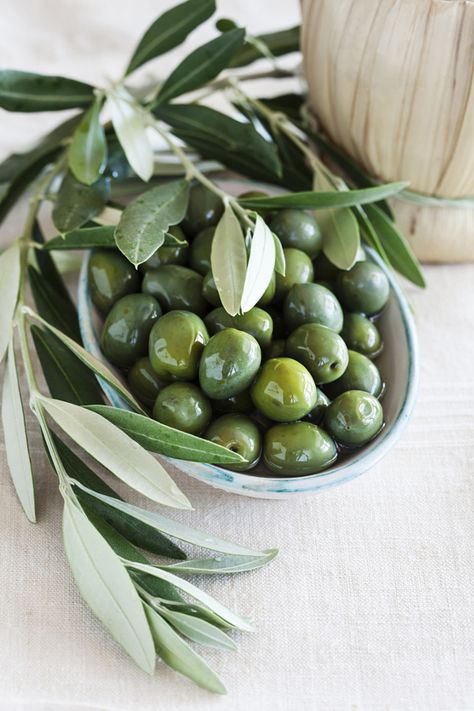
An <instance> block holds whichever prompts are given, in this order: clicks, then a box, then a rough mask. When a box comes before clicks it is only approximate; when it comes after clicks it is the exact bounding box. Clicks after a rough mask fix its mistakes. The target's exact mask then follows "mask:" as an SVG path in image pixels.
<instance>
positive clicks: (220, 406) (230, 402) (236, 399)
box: [212, 390, 255, 415]
mask: <svg viewBox="0 0 474 711" xmlns="http://www.w3.org/2000/svg"><path fill="white" fill-rule="evenodd" d="M212 406H213V408H214V410H217V412H225V413H227V412H241V413H242V414H244V415H249V414H250V413H251V412H253V411H254V409H255V408H254V405H253V402H252V398H251V397H250V392H249V390H242V392H240V393H237V395H231V396H230V397H226V398H225V399H224V400H213V401H212Z"/></svg>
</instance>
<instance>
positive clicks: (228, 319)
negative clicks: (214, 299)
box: [204, 306, 233, 336]
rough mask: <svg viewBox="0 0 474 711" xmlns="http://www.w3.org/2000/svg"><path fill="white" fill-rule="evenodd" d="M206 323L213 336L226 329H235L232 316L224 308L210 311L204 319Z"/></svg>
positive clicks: (219, 307)
mask: <svg viewBox="0 0 474 711" xmlns="http://www.w3.org/2000/svg"><path fill="white" fill-rule="evenodd" d="M204 323H205V324H206V328H207V330H208V331H209V333H210V334H211V336H213V335H214V334H215V333H218V331H223V330H224V329H225V328H232V327H233V319H232V316H231V315H230V314H228V313H227V311H226V310H225V308H224V307H223V306H218V307H217V308H216V309H212V311H209V313H208V314H207V315H206V316H205V317H204Z"/></svg>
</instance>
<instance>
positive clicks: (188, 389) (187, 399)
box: [153, 383, 212, 435]
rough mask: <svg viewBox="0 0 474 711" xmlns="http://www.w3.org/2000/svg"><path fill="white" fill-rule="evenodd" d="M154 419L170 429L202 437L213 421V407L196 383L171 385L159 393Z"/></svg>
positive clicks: (154, 409)
mask: <svg viewBox="0 0 474 711" xmlns="http://www.w3.org/2000/svg"><path fill="white" fill-rule="evenodd" d="M153 417H154V418H155V420H158V422H162V423H163V424H164V425H168V427H174V428H175V429H177V430H182V431H183V432H188V433H189V434H194V435H200V434H202V433H203V432H204V431H205V430H206V428H207V427H208V425H209V423H210V421H211V418H212V407H211V403H210V402H209V400H208V398H207V397H206V396H205V395H204V393H203V392H201V390H200V389H199V388H198V386H197V385H194V383H171V385H167V386H166V387H165V388H163V389H162V390H161V391H160V392H159V394H158V397H157V398H156V402H155V405H154V407H153Z"/></svg>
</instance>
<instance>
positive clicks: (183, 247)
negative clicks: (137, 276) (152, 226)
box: [140, 225, 189, 272]
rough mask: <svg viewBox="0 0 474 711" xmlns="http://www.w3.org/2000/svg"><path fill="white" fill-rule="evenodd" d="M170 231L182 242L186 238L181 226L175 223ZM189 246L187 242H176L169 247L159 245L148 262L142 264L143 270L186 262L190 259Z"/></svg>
mask: <svg viewBox="0 0 474 711" xmlns="http://www.w3.org/2000/svg"><path fill="white" fill-rule="evenodd" d="M168 232H169V233H170V234H172V235H174V236H175V237H177V238H178V239H179V240H180V241H181V242H184V241H185V240H186V235H185V234H184V232H183V230H182V229H181V227H179V226H178V225H173V226H172V227H170V228H169V230H168ZM188 252H189V246H188V245H187V244H174V245H170V246H169V247H166V246H163V247H159V248H158V249H157V250H156V252H155V253H154V254H152V255H151V257H149V258H148V259H147V260H146V262H143V264H141V265H140V269H141V271H144V272H147V271H148V270H149V269H156V268H157V267H161V266H163V265H164V264H186V263H187V261H188Z"/></svg>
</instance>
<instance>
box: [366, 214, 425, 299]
mask: <svg viewBox="0 0 474 711" xmlns="http://www.w3.org/2000/svg"><path fill="white" fill-rule="evenodd" d="M365 210H366V213H367V217H368V218H369V220H370V222H371V223H372V226H373V228H374V229H375V231H376V232H377V234H378V236H379V238H380V241H381V242H382V245H383V248H384V249H385V251H386V253H387V255H388V258H389V260H390V264H391V265H392V267H393V268H394V269H396V270H397V272H400V274H402V275H403V276H404V277H406V278H407V279H409V280H410V281H411V282H413V284H416V285H417V286H421V287H424V286H426V282H425V278H424V276H423V273H422V271H421V268H420V265H419V263H418V260H417V258H416V257H415V255H414V253H413V250H412V248H411V247H410V244H409V242H408V240H407V239H406V238H405V237H404V236H403V235H402V234H401V232H399V231H398V229H397V228H396V226H395V224H394V223H393V222H392V220H390V218H388V217H387V215H386V214H385V213H384V212H383V211H382V210H381V209H380V208H379V207H378V206H377V205H367V207H366V208H365Z"/></svg>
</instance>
